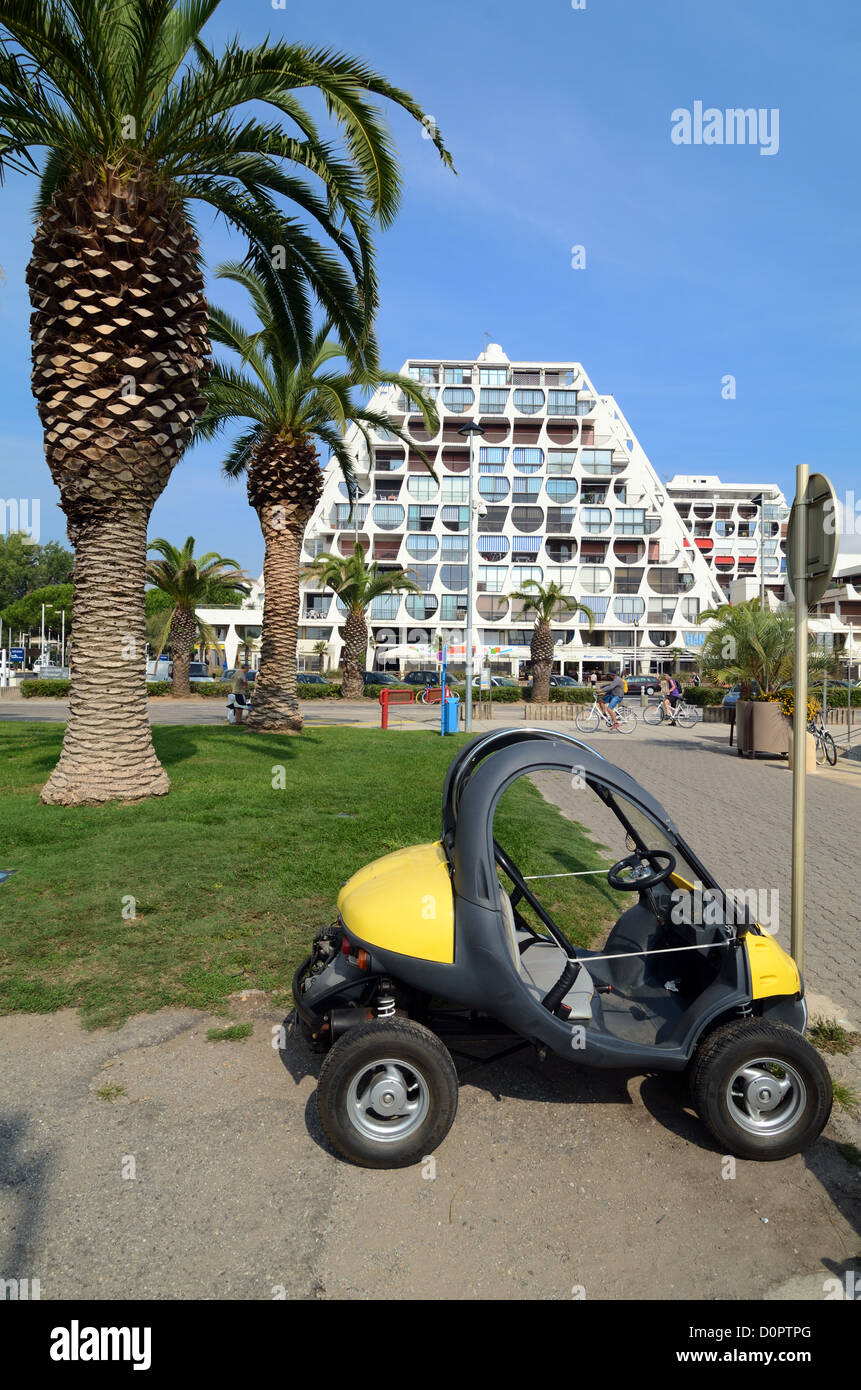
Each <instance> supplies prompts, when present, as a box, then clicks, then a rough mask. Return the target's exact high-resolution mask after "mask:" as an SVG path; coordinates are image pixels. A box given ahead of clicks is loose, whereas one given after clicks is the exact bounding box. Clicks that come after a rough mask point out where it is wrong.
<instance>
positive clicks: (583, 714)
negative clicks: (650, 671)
mask: <svg viewBox="0 0 861 1390" xmlns="http://www.w3.org/2000/svg"><path fill="white" fill-rule="evenodd" d="M613 713H614V714H615V716H616V719H617V721H618V727H619V730H620V732H621V733H623V734H632V733H633V732H634V730H635V729H636V727H637V716H636V714H635V713H634V711H633V710H632V709H629V708H628V706H627V705H626V704H624V703H622V704H620V705H617V706H616V708H615V710H614V711H613ZM574 723H575V724H576V725H577V728H578V729H579V730H580V732H581V734H594V732H595V730H596V729H600V727H601V725H602V724H603V725H604V726H605V728H608V729H612V728H613V721H612V719H611V718H610V716H609V714H606V713H605V712H604V710H602V709H601V706H600V705H599V704H598V701H597V700H593V702H592V704H591V705H590V706H589V708H588V709H584V710H582V711H580V712H578V713H577V714H576V715H575V718H574Z"/></svg>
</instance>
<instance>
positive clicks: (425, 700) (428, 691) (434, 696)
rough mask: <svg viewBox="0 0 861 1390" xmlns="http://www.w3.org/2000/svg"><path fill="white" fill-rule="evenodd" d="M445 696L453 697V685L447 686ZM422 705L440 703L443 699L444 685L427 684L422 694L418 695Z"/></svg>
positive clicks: (447, 697) (448, 698) (417, 697)
mask: <svg viewBox="0 0 861 1390" xmlns="http://www.w3.org/2000/svg"><path fill="white" fill-rule="evenodd" d="M445 698H446V699H447V700H450V699H451V687H450V686H448V685H447V686H446V688H445ZM416 699H417V700H418V702H419V704H420V705H438V704H440V703H441V701H442V687H441V686H439V685H426V686H425V688H424V690H423V691H422V692H421V694H420V695H417V696H416Z"/></svg>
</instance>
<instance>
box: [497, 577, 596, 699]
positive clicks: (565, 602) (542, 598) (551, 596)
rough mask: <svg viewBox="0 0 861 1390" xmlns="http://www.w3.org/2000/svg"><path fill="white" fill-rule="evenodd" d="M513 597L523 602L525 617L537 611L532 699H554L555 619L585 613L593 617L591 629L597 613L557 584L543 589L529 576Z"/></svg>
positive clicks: (533, 650)
mask: <svg viewBox="0 0 861 1390" xmlns="http://www.w3.org/2000/svg"><path fill="white" fill-rule="evenodd" d="M511 598H512V600H516V601H517V602H518V603H522V604H523V616H524V617H526V616H527V615H528V614H529V613H534V614H535V627H534V628H533V631H532V642H531V644H530V654H531V658H532V698H533V700H535V701H537V702H541V701H545V700H549V699H550V671H551V668H552V666H553V647H554V642H553V631H552V629H551V627H550V623H551V620H552V619H554V618H555V619H559V618H561V617H564V616H567V615H569V614H571V613H585V614H586V616H587V618H588V619H589V631H590V632H591V631H592V628H593V627H594V625H595V615H594V613H593V612H592V609H591V608H589V607H588V606H587V605H586V604H585V603H578V602H577V601H576V599H573V598H569V597H568V595H567V594H566V593H564V592H563V591H562V589H561V588H560V587H559V585H558V584H556V583H551V584H548V585H547V586H546V587H544V588H542V586H541V585H540V584H539V582H538V580H537V579H527V581H526V583H525V584H524V585H523V588H522V589H518V590H517V592H516V593H514V594H512V595H511Z"/></svg>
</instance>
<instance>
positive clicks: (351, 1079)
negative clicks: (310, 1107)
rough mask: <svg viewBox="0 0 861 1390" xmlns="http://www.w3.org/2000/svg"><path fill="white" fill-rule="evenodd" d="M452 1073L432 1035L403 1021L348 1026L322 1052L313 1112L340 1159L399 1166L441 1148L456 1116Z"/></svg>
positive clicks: (446, 1054)
mask: <svg viewBox="0 0 861 1390" xmlns="http://www.w3.org/2000/svg"><path fill="white" fill-rule="evenodd" d="M457 1095H458V1082H457V1072H456V1070H455V1066H454V1062H453V1061H452V1059H451V1054H450V1053H449V1051H448V1049H447V1048H446V1047H445V1045H444V1044H443V1043H442V1042H441V1041H440V1039H439V1038H438V1037H437V1036H436V1034H435V1033H432V1032H431V1031H430V1029H429V1028H424V1027H422V1025H421V1024H420V1023H413V1022H412V1020H410V1019H402V1018H395V1019H388V1020H386V1021H380V1022H373V1023H364V1024H360V1025H359V1026H358V1027H355V1028H351V1029H349V1030H348V1031H347V1032H346V1033H345V1034H344V1035H343V1037H340V1038H339V1039H338V1041H337V1042H336V1043H335V1044H334V1045H333V1046H332V1048H331V1050H330V1051H329V1052H328V1053H327V1054H326V1058H325V1060H324V1062H323V1066H322V1067H321V1069H320V1079H319V1081H318V1083H317V1110H318V1112H319V1115H320V1123H321V1124H322V1126H323V1129H324V1130H325V1132H326V1136H327V1138H328V1139H329V1141H330V1142H331V1144H332V1147H333V1148H334V1149H336V1150H337V1152H338V1153H339V1154H341V1155H342V1157H344V1158H346V1159H349V1161H350V1162H351V1163H357V1164H359V1165H361V1166H362V1167H363V1168H406V1167H407V1166H408V1165H409V1164H412V1163H420V1162H421V1160H422V1159H423V1158H425V1157H426V1156H427V1155H428V1154H429V1153H432V1152H433V1150H434V1149H435V1148H436V1147H437V1146H438V1145H439V1144H441V1143H442V1141H443V1139H444V1138H445V1136H446V1135H447V1134H448V1131H449V1130H450V1128H451V1126H452V1122H453V1121H454V1117H455V1114H456V1112H457Z"/></svg>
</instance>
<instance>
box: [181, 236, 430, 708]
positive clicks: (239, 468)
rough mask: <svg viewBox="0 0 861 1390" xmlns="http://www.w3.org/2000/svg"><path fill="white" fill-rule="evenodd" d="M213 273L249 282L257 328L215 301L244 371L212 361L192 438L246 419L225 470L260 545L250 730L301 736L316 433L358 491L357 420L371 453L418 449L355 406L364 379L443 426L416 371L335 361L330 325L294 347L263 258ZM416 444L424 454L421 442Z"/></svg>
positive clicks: (317, 487) (217, 324)
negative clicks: (397, 446) (299, 665)
mask: <svg viewBox="0 0 861 1390" xmlns="http://www.w3.org/2000/svg"><path fill="white" fill-rule="evenodd" d="M218 274H219V275H220V276H221V277H223V278H225V279H229V280H234V281H236V282H238V283H239V284H241V285H243V286H244V287H245V288H246V289H247V290H248V292H249V294H250V296H251V299H252V303H253V305H254V309H255V311H256V314H257V317H258V320H259V326H258V327H257V328H255V329H254V331H252V332H249V331H247V330H246V329H245V328H243V327H242V325H241V324H239V323H238V322H237V321H236V320H235V319H233V318H231V317H230V315H229V314H226V313H225V312H224V311H223V310H222V309H217V308H213V310H212V316H211V332H212V337H213V340H214V341H215V342H216V343H219V344H220V345H222V346H224V347H228V348H232V349H233V350H234V351H235V352H237V353H238V354H239V356H240V367H239V368H238V369H237V368H235V367H232V366H224V365H221V364H220V363H216V364H215V366H214V367H213V371H212V375H211V377H210V379H209V382H208V384H207V386H206V394H207V398H208V402H209V404H208V406H207V409H206V411H205V413H204V414H203V416H202V417H201V419H200V421H199V422H198V434H199V435H200V436H201V437H202V438H204V439H209V438H212V436H213V435H215V434H217V433H218V432H219V431H220V430H221V429H222V428H223V427H224V426H225V425H228V424H235V423H236V422H237V421H238V420H243V421H245V422H247V428H246V429H245V430H244V431H243V432H242V433H241V434H240V435H239V436H238V438H236V439H235V441H234V442H233V444H232V446H231V448H230V451H229V453H228V455H227V458H226V459H225V463H224V471H225V473H226V474H227V475H228V477H231V478H236V477H239V475H240V474H241V473H243V472H244V473H245V475H246V481H247V487H248V500H249V502H250V503H251V505H252V507H253V508H254V509H255V511H256V512H257V515H258V517H259V518H260V528H261V530H262V532H263V539H264V543H265V554H264V560H263V589H264V594H265V599H264V605H263V637H262V642H261V657H260V669H259V671H258V673H257V680H256V681H255V684H254V704H253V706H252V709H251V713H250V715H249V717H248V727H249V729H262V730H266V731H267V732H278V733H298V732H299V731H300V730H301V728H302V713H301V709H300V706H299V700H298V697H297V693H296V635H297V626H298V621H299V567H300V556H301V550H302V538H303V536H304V533H305V527H306V526H307V524H308V521H309V520H310V517H311V515H312V513H313V511H314V508H315V507H316V505H317V502H318V500H319V498H320V494H321V492H322V488H323V474H322V471H321V468H320V459H319V456H318V454H317V447H316V441H319V442H320V443H321V444H324V445H325V446H326V447H327V448H328V449H329V450H330V452H331V453H332V454H333V456H334V457H335V459H336V460H337V461H338V464H339V465H340V468H341V472H342V474H343V476H344V479H345V482H346V484H347V488H348V490H349V492H350V495H351V497H353V498H355V495H356V480H355V473H354V461H353V455H352V454H351V452H350V450H349V448H348V446H347V442H346V437H345V436H346V431H347V429H348V427H349V426H355V428H356V430H357V431H358V433H359V434H360V435H361V436H362V438H363V439H364V442H365V445H366V447H367V448H368V450H369V452H370V450H371V449H372V447H373V444H372V440H371V436H370V433H369V430H370V429H376V430H388V431H390V433H392V434H394V435H396V436H397V437H398V438H399V439H401V440H403V441H404V442H405V443H407V444H409V445H410V447H411V448H412V449H413V450H416V445H415V444H411V441H410V439H409V436H408V435H406V434H405V433H404V432H403V430H402V429H401V428H400V426H398V425H397V424H396V423H395V422H394V421H393V420H392V419H390V417H389V416H388V415H387V414H385V413H384V412H381V411H378V410H371V409H369V408H368V407H367V406H363V405H361V404H360V402H359V400H358V388H359V387H361V388H363V389H367V390H374V389H376V388H377V387H378V386H380V385H382V384H384V383H388V384H390V385H395V386H397V387H399V388H400V390H401V391H402V392H403V394H404V395H405V396H407V397H408V398H409V400H410V401H412V402H413V403H414V404H415V405H416V406H417V407H418V409H419V410H420V411H421V413H422V416H423V418H424V421H425V425H426V426H427V428H428V430H429V432H430V433H431V434H435V433H436V432H437V430H438V429H439V418H438V416H437V412H436V408H435V406H434V405H433V403H432V401H430V399H429V398H427V397H426V396H425V394H424V392H423V391H422V389H421V387H420V386H419V385H418V384H417V383H416V382H415V381H413V380H412V378H411V377H406V376H401V375H400V374H399V373H397V372H384V371H381V370H380V369H379V368H370V367H368V368H366V369H365V370H364V371H363V372H356V371H355V370H353V371H343V370H341V369H339V368H337V367H334V366H333V365H332V364H333V363H334V362H335V361H336V360H337V359H339V358H343V356H344V348H343V346H342V345H341V344H340V343H338V342H335V341H332V340H331V339H330V338H329V331H330V325H329V324H328V323H325V324H323V326H322V327H321V328H320V329H319V330H318V331H317V332H316V333H315V335H314V337H313V339H312V342H311V345H310V347H309V349H308V351H307V352H304V353H300V354H297V353H296V351H295V345H294V343H293V341H292V339H291V338H290V337H289V335H285V333H284V332H283V324H282V322H281V319H280V317H279V315H278V313H277V312H276V309H277V301H276V284H275V281H276V280H277V275H276V273H275V272H274V271H273V269H272V267H271V265H270V263H269V262H268V261H266V260H260V261H259V262H258V263H257V264H256V266H255V267H251V266H249V265H238V264H236V263H230V264H227V265H222V266H220V267H219V269H218ZM417 452H418V453H419V454H420V455H421V457H422V458H424V459H425V462H427V460H426V457H425V455H424V453H423V452H422V450H420V449H419V450H417ZM428 466H429V465H428ZM380 592H382V590H381V591H380Z"/></svg>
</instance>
